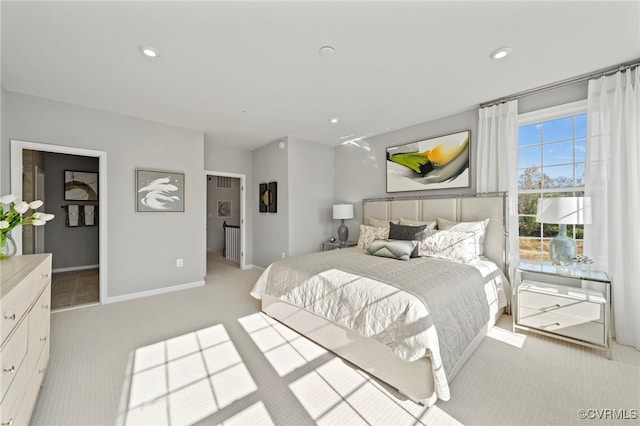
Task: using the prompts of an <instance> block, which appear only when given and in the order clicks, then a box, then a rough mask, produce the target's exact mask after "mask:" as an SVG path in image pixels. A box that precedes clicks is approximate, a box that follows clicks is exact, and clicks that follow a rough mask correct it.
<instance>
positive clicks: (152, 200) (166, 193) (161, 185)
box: [136, 169, 184, 212]
mask: <svg viewBox="0 0 640 426" xmlns="http://www.w3.org/2000/svg"><path fill="white" fill-rule="evenodd" d="M136 211H138V212H183V211H184V173H180V172H169V171H159V170H143V169H136Z"/></svg>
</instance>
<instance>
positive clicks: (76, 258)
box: [44, 152, 100, 269]
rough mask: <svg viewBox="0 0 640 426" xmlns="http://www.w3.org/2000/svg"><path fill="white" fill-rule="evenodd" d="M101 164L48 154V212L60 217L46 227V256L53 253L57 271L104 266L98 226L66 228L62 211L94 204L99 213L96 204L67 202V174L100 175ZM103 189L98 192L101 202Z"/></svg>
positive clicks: (46, 164)
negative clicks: (78, 172)
mask: <svg viewBox="0 0 640 426" xmlns="http://www.w3.org/2000/svg"><path fill="white" fill-rule="evenodd" d="M98 167H99V162H98V159H97V158H95V157H83V156H79V155H66V154H55V153H51V152H47V153H45V154H44V170H45V185H44V187H45V199H46V201H45V203H46V205H45V206H44V207H45V209H44V211H46V212H48V213H53V214H55V215H56V217H55V218H54V219H53V220H52V221H50V222H49V223H47V225H46V226H45V227H44V235H45V238H44V241H45V246H44V249H45V252H46V253H53V257H52V262H53V269H59V268H72V267H80V266H90V265H98V264H99V263H100V258H99V254H100V240H99V235H98V230H99V228H98V225H99V223H100V222H99V220H100V218H98V222H97V224H96V226H77V227H67V226H65V210H63V209H62V208H61V207H62V206H65V205H69V204H78V205H84V204H92V205H95V206H96V212H97V211H98V203H97V202H95V201H65V199H64V171H65V170H77V171H82V172H96V173H97V172H98ZM99 197H100V188H98V198H99Z"/></svg>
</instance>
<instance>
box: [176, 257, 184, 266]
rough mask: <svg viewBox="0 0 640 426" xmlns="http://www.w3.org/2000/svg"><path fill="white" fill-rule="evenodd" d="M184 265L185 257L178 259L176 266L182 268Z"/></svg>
mask: <svg viewBox="0 0 640 426" xmlns="http://www.w3.org/2000/svg"><path fill="white" fill-rule="evenodd" d="M183 266H184V259H176V268H182V267H183Z"/></svg>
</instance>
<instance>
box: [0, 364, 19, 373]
mask: <svg viewBox="0 0 640 426" xmlns="http://www.w3.org/2000/svg"><path fill="white" fill-rule="evenodd" d="M2 371H4V372H5V373H11V374H13V373H15V372H16V366H15V365H12V366H11V368H4V369H2Z"/></svg>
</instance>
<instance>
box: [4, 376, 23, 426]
mask: <svg viewBox="0 0 640 426" xmlns="http://www.w3.org/2000/svg"><path fill="white" fill-rule="evenodd" d="M26 389H27V377H26V369H25V368H19V369H18V370H17V372H16V377H15V378H14V379H13V382H12V383H11V387H10V388H9V390H8V391H7V394H6V395H5V396H4V399H3V400H2V405H1V406H0V424H3V425H7V424H13V425H18V424H19V423H18V421H19V419H20V418H21V417H22V416H21V413H20V409H21V403H22V401H23V399H24V396H25V394H26ZM22 424H24V423H22Z"/></svg>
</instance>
